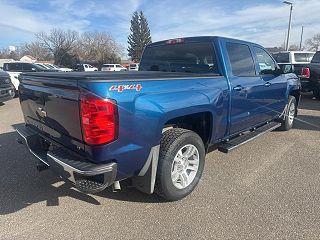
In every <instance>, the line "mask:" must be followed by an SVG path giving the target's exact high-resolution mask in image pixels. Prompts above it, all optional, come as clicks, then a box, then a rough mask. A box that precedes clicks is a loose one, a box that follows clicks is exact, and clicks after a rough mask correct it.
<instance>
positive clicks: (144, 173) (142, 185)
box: [132, 145, 160, 194]
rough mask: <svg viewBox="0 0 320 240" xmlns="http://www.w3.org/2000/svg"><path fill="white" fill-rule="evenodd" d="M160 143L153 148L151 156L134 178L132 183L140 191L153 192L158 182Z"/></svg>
mask: <svg viewBox="0 0 320 240" xmlns="http://www.w3.org/2000/svg"><path fill="white" fill-rule="evenodd" d="M159 149H160V145H157V146H154V147H152V148H151V151H150V154H149V157H148V159H147V161H146V163H145V165H144V166H143V168H142V169H141V171H140V173H139V174H138V176H135V177H133V178H132V184H133V186H134V187H136V188H137V189H138V190H139V191H141V192H144V193H147V194H152V193H153V192H154V185H155V182H156V176H157V168H158V159H159Z"/></svg>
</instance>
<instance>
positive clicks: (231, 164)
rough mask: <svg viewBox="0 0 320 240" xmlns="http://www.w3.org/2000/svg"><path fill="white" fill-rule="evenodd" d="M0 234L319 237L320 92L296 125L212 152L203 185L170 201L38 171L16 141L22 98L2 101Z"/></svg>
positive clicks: (305, 106)
mask: <svg viewBox="0 0 320 240" xmlns="http://www.w3.org/2000/svg"><path fill="white" fill-rule="evenodd" d="M0 116H1V119H0V162H1V168H0V180H1V181H0V189H1V194H0V223H1V224H0V239H2V240H4V239H10V240H11V239H80V238H81V239H149V240H150V239H320V207H319V202H320V201H319V200H320V150H319V149H320V101H317V100H312V99H311V96H309V95H306V96H304V97H303V100H302V102H301V104H300V111H299V117H298V120H297V121H296V122H295V125H294V129H293V130H291V131H289V132H279V131H273V132H271V133H268V134H266V135H264V136H263V137H261V138H258V139H256V140H255V141H253V142H250V143H248V144H246V145H244V146H242V147H241V148H239V149H237V150H235V151H233V152H232V153H230V154H227V155H226V154H223V153H220V152H212V153H210V154H208V155H207V157H206V166H205V172H204V175H203V178H202V180H201V182H200V184H199V186H198V188H197V189H196V191H195V192H194V193H193V194H192V195H190V196H189V197H187V198H186V199H184V200H182V201H178V202H171V203H170V202H163V201H162V200H161V199H160V198H158V197H157V196H155V195H151V196H149V195H145V194H142V193H140V192H139V191H137V190H135V189H134V188H132V187H130V185H129V183H124V184H123V185H122V188H123V190H122V191H121V192H118V193H113V192H112V191H111V190H106V191H104V192H102V193H100V194H95V195H85V194H82V193H79V192H78V191H76V190H75V189H74V188H73V187H72V186H71V185H70V184H67V183H64V182H61V181H60V179H59V178H58V177H56V176H55V175H54V174H53V173H51V172H50V171H45V172H41V173H38V172H37V171H36V169H35V165H34V164H33V161H31V160H32V159H31V158H32V157H31V156H30V154H29V153H28V151H27V150H26V149H25V147H24V146H21V145H19V144H17V143H16V137H17V136H16V133H15V132H14V130H13V126H14V125H15V124H18V123H21V122H23V118H22V114H21V110H20V107H19V101H18V99H14V100H11V101H9V102H7V103H5V104H4V105H1V106H0Z"/></svg>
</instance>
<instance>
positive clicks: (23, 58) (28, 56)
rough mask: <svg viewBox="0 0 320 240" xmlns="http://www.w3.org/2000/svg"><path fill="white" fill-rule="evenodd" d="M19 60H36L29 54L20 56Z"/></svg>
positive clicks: (32, 61)
mask: <svg viewBox="0 0 320 240" xmlns="http://www.w3.org/2000/svg"><path fill="white" fill-rule="evenodd" d="M20 61H21V62H31V63H34V62H36V61H37V59H36V58H35V57H32V56H31V55H25V56H23V57H22V58H20Z"/></svg>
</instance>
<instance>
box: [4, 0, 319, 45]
mask: <svg viewBox="0 0 320 240" xmlns="http://www.w3.org/2000/svg"><path fill="white" fill-rule="evenodd" d="M25 1H27V2H30V5H32V3H33V4H42V3H41V2H39V1H35V0H24V1H16V0H11V1H10V0H0V7H1V8H0V13H1V18H0V38H1V39H4V38H5V39H6V40H7V41H8V40H9V39H10V37H11V38H12V39H14V42H15V41H17V39H19V38H18V36H19V33H21V37H20V39H21V42H23V41H25V40H30V38H31V36H32V35H33V33H35V32H39V31H48V30H50V29H51V28H54V27H56V28H63V29H73V30H78V31H88V30H93V29H98V30H107V31H109V32H110V33H111V34H112V35H114V36H115V37H116V38H117V39H118V40H119V41H120V42H122V43H123V44H125V43H126V39H127V36H128V34H129V29H130V18H131V14H132V13H133V12H134V11H135V10H143V11H144V13H145V15H146V16H147V18H148V20H149V25H150V28H151V33H152V38H153V41H158V40H163V39H168V38H174V37H181V36H196V35H221V36H227V37H235V38H241V39H245V40H249V41H253V42H257V43H260V44H262V45H264V46H267V47H269V46H280V45H281V44H283V42H284V38H285V32H286V29H287V25H288V15H289V7H288V6H286V5H284V4H283V3H282V1H281V0H279V1H277V2H275V1H273V3H270V1H266V3H261V2H260V4H257V3H254V1H250V2H251V3H252V4H251V5H249V3H250V2H249V1H247V2H245V3H246V5H245V4H242V3H243V2H242V1H241V4H239V2H240V1H239V2H238V3H236V5H234V6H232V9H230V8H229V7H230V6H229V7H225V6H227V5H228V4H229V5H230V4H231V3H230V2H229V3H228V2H226V1H224V2H222V1H217V0H201V1H184V0H179V1H178V0H176V1H173V0H162V1H148V0H126V1H121V2H120V1H111V0H110V1H106V0H103V1H101V0H97V1H93V0H87V1H79V0H52V1H50V2H48V3H46V4H44V5H47V6H46V7H42V10H41V11H35V10H30V9H29V10H28V9H26V8H25V7H23V6H24V5H23V4H22V3H25ZM237 7H238V8H237ZM319 9H320V1H318V0H296V1H295V4H294V11H293V28H292V35H291V44H298V43H299V40H300V31H301V25H305V26H306V28H305V35H304V37H305V39H306V38H310V37H311V36H312V35H313V34H315V33H317V32H319V31H320V15H319V14H318V12H319ZM8 29H10V31H8ZM4 32H5V33H6V35H4ZM0 45H1V42H0Z"/></svg>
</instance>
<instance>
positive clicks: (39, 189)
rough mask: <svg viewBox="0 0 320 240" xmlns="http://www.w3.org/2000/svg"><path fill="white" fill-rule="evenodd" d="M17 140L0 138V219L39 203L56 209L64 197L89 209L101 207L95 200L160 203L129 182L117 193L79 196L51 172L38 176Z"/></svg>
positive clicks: (9, 136) (14, 136) (8, 136)
mask: <svg viewBox="0 0 320 240" xmlns="http://www.w3.org/2000/svg"><path fill="white" fill-rule="evenodd" d="M17 137H18V136H17V134H16V133H15V132H10V133H4V134H0V164H1V168H0V189H1V194H0V215H6V214H10V213H14V212H17V211H19V210H21V209H23V208H25V207H28V206H30V205H32V204H35V203H39V202H43V201H45V202H46V205H47V206H59V198H62V197H66V196H67V197H71V198H74V199H76V200H80V201H84V202H86V203H88V204H93V205H101V203H100V201H98V200H97V199H96V198H97V197H103V198H108V199H115V200H120V201H131V202H148V203H153V202H161V201H163V200H162V199H160V198H159V197H157V196H154V195H146V194H143V193H141V192H139V191H138V190H136V189H135V188H132V187H130V182H129V181H124V182H123V184H122V185H121V187H122V189H123V190H122V191H121V192H116V193H114V192H112V189H111V188H108V189H107V190H105V191H103V192H101V193H99V194H96V195H87V194H84V193H81V192H79V191H77V190H76V189H74V188H73V185H72V184H71V183H68V182H64V181H62V180H61V178H60V177H58V176H56V175H55V173H53V172H51V171H44V172H41V173H39V172H38V171H37V170H36V165H35V163H36V161H35V160H34V159H33V156H31V155H30V153H29V152H28V150H27V149H26V147H25V146H23V145H20V144H18V143H17V142H16V139H17Z"/></svg>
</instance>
